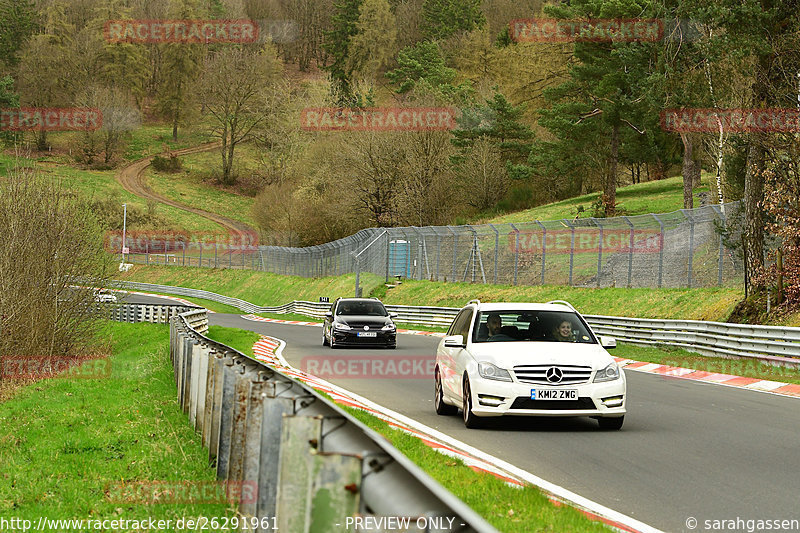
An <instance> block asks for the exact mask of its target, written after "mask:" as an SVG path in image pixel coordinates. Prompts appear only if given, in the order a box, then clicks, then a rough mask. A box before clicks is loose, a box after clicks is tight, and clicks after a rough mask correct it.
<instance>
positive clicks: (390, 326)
mask: <svg viewBox="0 0 800 533" xmlns="http://www.w3.org/2000/svg"><path fill="white" fill-rule="evenodd" d="M394 328H395V326H394V324H386V325H385V326H383V327H382V328H381V331H394Z"/></svg>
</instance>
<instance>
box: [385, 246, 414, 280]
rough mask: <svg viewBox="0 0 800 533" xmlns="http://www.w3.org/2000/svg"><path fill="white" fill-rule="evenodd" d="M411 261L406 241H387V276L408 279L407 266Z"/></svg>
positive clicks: (409, 248) (409, 249)
mask: <svg viewBox="0 0 800 533" xmlns="http://www.w3.org/2000/svg"><path fill="white" fill-rule="evenodd" d="M410 260H411V246H410V245H409V242H408V241H403V240H396V241H389V276H390V277H395V276H400V277H401V278H407V277H408V264H409V262H410Z"/></svg>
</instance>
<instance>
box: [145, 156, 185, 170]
mask: <svg viewBox="0 0 800 533" xmlns="http://www.w3.org/2000/svg"><path fill="white" fill-rule="evenodd" d="M150 164H151V165H153V168H154V169H156V170H157V171H159V172H170V173H173V172H178V171H179V170H181V169H182V168H183V165H182V164H181V160H180V159H179V158H178V156H175V155H171V156H169V157H161V156H160V155H157V156H155V157H154V158H153V161H152V162H151V163H150Z"/></svg>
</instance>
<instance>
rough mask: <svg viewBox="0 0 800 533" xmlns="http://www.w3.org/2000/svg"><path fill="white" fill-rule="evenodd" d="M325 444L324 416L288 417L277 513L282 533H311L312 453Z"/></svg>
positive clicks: (285, 418)
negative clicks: (310, 482)
mask: <svg viewBox="0 0 800 533" xmlns="http://www.w3.org/2000/svg"><path fill="white" fill-rule="evenodd" d="M321 442H322V417H319V416H315V417H310V416H284V418H283V427H282V428H281V438H280V455H279V459H278V464H279V472H278V489H279V490H278V493H277V499H276V504H275V514H274V515H272V516H276V517H277V519H278V528H279V530H281V531H308V526H309V522H310V516H309V515H310V511H309V509H308V492H309V481H310V479H311V476H312V471H313V463H312V454H313V453H316V452H317V449H318V448H319V446H320V445H321Z"/></svg>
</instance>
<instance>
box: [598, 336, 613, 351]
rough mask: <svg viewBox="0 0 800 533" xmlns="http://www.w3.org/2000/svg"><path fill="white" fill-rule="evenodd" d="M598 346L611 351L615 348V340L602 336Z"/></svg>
mask: <svg viewBox="0 0 800 533" xmlns="http://www.w3.org/2000/svg"><path fill="white" fill-rule="evenodd" d="M600 346H602V347H603V348H605V349H606V350H611V349H614V348H616V347H617V339H615V338H614V337H606V336H605V335H602V336H601V337H600Z"/></svg>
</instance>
